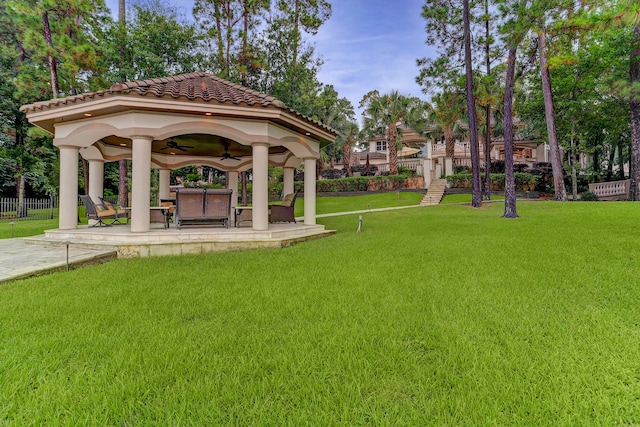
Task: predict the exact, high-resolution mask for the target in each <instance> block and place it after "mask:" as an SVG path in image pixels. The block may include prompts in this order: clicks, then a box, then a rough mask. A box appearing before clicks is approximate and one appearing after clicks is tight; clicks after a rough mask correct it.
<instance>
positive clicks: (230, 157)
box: [220, 141, 240, 160]
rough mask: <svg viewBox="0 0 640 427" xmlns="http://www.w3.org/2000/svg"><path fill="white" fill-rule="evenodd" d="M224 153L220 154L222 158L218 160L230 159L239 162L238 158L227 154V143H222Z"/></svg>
mask: <svg viewBox="0 0 640 427" xmlns="http://www.w3.org/2000/svg"><path fill="white" fill-rule="evenodd" d="M223 145H224V153H222V158H221V159H220V160H227V159H231V160H240V157H235V156H232V155H231V154H229V143H228V142H226V141H225V142H224V143H223Z"/></svg>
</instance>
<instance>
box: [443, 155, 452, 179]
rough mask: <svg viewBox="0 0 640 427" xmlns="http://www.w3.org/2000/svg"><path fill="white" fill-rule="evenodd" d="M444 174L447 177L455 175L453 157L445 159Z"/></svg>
mask: <svg viewBox="0 0 640 427" xmlns="http://www.w3.org/2000/svg"><path fill="white" fill-rule="evenodd" d="M444 174H445V175H446V176H449V175H453V159H452V158H451V157H445V159H444Z"/></svg>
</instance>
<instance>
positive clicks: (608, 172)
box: [605, 145, 616, 181]
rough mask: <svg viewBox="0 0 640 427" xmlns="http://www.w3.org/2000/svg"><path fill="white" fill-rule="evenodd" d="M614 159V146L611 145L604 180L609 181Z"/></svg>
mask: <svg viewBox="0 0 640 427" xmlns="http://www.w3.org/2000/svg"><path fill="white" fill-rule="evenodd" d="M615 159H616V146H615V145H614V146H612V147H611V152H610V153H609V163H607V177H606V178H605V181H611V178H612V176H613V162H614V161H615Z"/></svg>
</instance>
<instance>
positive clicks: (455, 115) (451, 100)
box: [430, 90, 466, 159]
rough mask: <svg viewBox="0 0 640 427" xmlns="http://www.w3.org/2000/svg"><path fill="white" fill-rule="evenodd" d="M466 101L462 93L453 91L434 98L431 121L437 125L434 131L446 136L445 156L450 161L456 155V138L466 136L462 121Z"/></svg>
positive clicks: (446, 91)
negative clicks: (461, 124)
mask: <svg viewBox="0 0 640 427" xmlns="http://www.w3.org/2000/svg"><path fill="white" fill-rule="evenodd" d="M465 101H466V99H465V98H464V96H463V94H462V93H459V92H455V91H452V90H445V91H444V92H441V93H439V94H437V95H435V96H434V97H433V98H432V102H433V112H432V113H431V117H430V120H431V121H432V122H433V123H434V124H435V129H434V131H435V132H437V133H439V134H441V135H442V136H444V141H445V144H446V147H445V156H446V157H448V158H450V159H453V156H454V154H455V148H456V146H455V143H456V137H461V136H462V135H463V134H464V130H463V129H462V128H461V126H460V120H461V119H462V118H463V117H464V113H465V108H466V106H465V105H464V102H465Z"/></svg>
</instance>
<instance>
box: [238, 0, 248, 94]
mask: <svg viewBox="0 0 640 427" xmlns="http://www.w3.org/2000/svg"><path fill="white" fill-rule="evenodd" d="M242 20H243V24H244V32H243V34H242V52H241V54H240V83H241V84H242V86H245V87H246V86H247V69H248V68H249V67H247V58H248V56H249V55H248V54H247V49H248V41H247V38H248V37H249V36H248V34H249V3H248V2H247V1H245V2H244V9H243V11H242Z"/></svg>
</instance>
